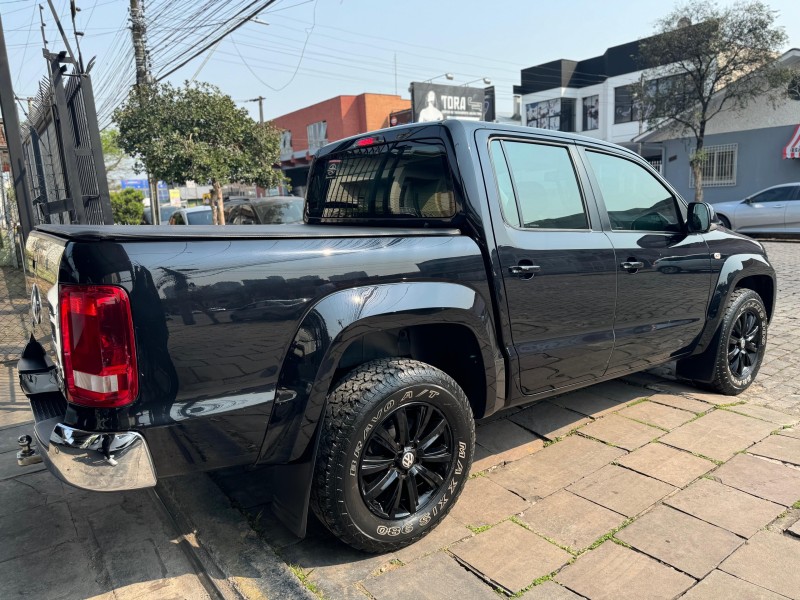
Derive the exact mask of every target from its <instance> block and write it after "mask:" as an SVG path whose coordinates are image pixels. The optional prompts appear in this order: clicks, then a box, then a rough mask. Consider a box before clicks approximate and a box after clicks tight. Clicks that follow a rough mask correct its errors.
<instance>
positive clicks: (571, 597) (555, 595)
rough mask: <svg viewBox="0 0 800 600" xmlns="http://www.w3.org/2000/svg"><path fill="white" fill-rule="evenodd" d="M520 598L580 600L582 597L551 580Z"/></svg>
mask: <svg viewBox="0 0 800 600" xmlns="http://www.w3.org/2000/svg"><path fill="white" fill-rule="evenodd" d="M520 598H521V600H580V598H581V597H580V596H578V594H575V593H574V592H570V591H569V590H568V589H567V588H565V587H564V586H563V585H558V584H557V583H556V582H555V581H552V580H550V581H545V582H544V583H542V584H540V585H537V586H534V587H532V588H531V589H529V590H528V591H527V592H525V593H524V594H522V596H520Z"/></svg>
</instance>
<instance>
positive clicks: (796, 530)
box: [786, 521, 800, 538]
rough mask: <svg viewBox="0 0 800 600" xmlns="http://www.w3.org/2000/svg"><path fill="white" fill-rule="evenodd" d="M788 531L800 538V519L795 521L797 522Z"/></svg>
mask: <svg viewBox="0 0 800 600" xmlns="http://www.w3.org/2000/svg"><path fill="white" fill-rule="evenodd" d="M786 531H788V532H789V533H791V534H792V535H793V536H796V537H799V538H800V521H795V524H794V525H792V526H791V527H789V529H787V530H786Z"/></svg>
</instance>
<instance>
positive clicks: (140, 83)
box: [131, 0, 161, 225]
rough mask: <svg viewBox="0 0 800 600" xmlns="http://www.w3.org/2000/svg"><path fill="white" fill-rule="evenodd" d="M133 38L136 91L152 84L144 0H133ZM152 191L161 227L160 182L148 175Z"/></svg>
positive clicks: (156, 219)
mask: <svg viewBox="0 0 800 600" xmlns="http://www.w3.org/2000/svg"><path fill="white" fill-rule="evenodd" d="M131 37H132V38H133V56H134V60H135V63H136V89H137V90H141V89H142V88H143V87H145V86H146V85H148V84H149V83H150V82H151V77H150V69H148V63H147V26H146V25H145V21H144V6H143V0H131ZM147 181H148V188H149V189H150V221H151V222H152V223H153V225H161V205H160V203H159V201H158V181H157V180H154V179H153V177H152V176H151V175H150V173H148V174H147Z"/></svg>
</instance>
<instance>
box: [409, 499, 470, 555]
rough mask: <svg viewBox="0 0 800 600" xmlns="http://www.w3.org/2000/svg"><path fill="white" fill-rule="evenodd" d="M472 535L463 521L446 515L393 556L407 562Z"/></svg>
mask: <svg viewBox="0 0 800 600" xmlns="http://www.w3.org/2000/svg"><path fill="white" fill-rule="evenodd" d="M462 499H463V494H462V497H461V498H459V500H458V501H459V502H461V500H462ZM473 535H474V534H473V533H472V532H471V531H470V530H469V529H467V528H466V526H465V525H464V524H463V523H461V522H460V521H457V520H456V519H454V518H453V517H452V515H447V517H446V518H445V520H444V521H442V522H441V523H439V524H438V525H437V526H436V529H434V530H433V531H431V532H430V533H429V534H428V535H426V536H425V537H424V538H422V539H421V540H420V541H418V542H416V543H414V544H411V545H410V546H406V547H405V548H403V549H402V550H397V551H396V552H395V553H394V557H395V558H396V559H397V560H399V561H402V562H403V563H405V564H408V563H410V562H412V561H415V560H417V559H418V558H421V557H423V556H427V555H428V554H431V553H433V552H436V551H437V550H441V549H442V548H447V547H448V546H452V545H453V544H455V543H456V542H460V541H461V540H465V539H467V538H470V537H472V536H473Z"/></svg>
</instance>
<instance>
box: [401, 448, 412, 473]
mask: <svg viewBox="0 0 800 600" xmlns="http://www.w3.org/2000/svg"><path fill="white" fill-rule="evenodd" d="M400 464H401V465H403V468H404V469H410V468H411V465H413V464H414V453H413V452H411V451H410V450H409V451H408V452H406V453H405V454H403V459H402V460H401V461H400Z"/></svg>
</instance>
